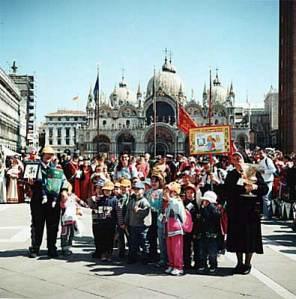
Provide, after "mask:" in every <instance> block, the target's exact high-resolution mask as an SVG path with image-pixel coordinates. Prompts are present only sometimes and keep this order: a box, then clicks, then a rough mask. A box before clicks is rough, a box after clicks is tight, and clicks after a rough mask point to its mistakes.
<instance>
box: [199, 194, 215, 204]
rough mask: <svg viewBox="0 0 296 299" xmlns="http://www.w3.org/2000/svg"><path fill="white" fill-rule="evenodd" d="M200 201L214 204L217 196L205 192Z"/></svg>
mask: <svg viewBox="0 0 296 299" xmlns="http://www.w3.org/2000/svg"><path fill="white" fill-rule="evenodd" d="M200 199H201V200H207V201H209V202H210V203H216V202H217V195H216V193H215V192H213V191H207V192H205V194H204V196H202V197H201V198H200Z"/></svg>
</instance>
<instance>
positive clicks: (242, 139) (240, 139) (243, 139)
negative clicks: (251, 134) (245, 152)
mask: <svg viewBox="0 0 296 299" xmlns="http://www.w3.org/2000/svg"><path fill="white" fill-rule="evenodd" d="M236 142H237V144H238V145H239V146H240V147H242V148H246V145H247V143H248V136H247V135H246V134H244V133H241V134H239V135H237V137H236Z"/></svg>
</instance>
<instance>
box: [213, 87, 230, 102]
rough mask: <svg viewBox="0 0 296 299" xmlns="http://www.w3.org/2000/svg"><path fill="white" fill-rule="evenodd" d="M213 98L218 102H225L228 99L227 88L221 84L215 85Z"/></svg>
mask: <svg viewBox="0 0 296 299" xmlns="http://www.w3.org/2000/svg"><path fill="white" fill-rule="evenodd" d="M212 100H213V101H214V102H217V103H224V102H225V101H226V100H227V90H226V89H225V88H224V87H223V86H221V85H217V86H213V87H212Z"/></svg>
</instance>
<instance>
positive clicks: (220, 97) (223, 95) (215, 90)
mask: <svg viewBox="0 0 296 299" xmlns="http://www.w3.org/2000/svg"><path fill="white" fill-rule="evenodd" d="M209 94H210V90H209V89H208V90H207V97H209ZM227 97H228V92H227V90H226V88H224V87H223V86H222V85H221V82H220V80H219V77H218V73H217V74H216V78H215V79H214V80H213V86H212V102H213V103H221V104H222V103H224V102H225V101H226V100H227Z"/></svg>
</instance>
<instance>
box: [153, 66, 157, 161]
mask: <svg viewBox="0 0 296 299" xmlns="http://www.w3.org/2000/svg"><path fill="white" fill-rule="evenodd" d="M153 86H154V88H153V112H154V116H153V119H154V158H155V157H156V121H157V120H156V116H157V113H156V90H155V89H156V87H155V68H154V76H153Z"/></svg>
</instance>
